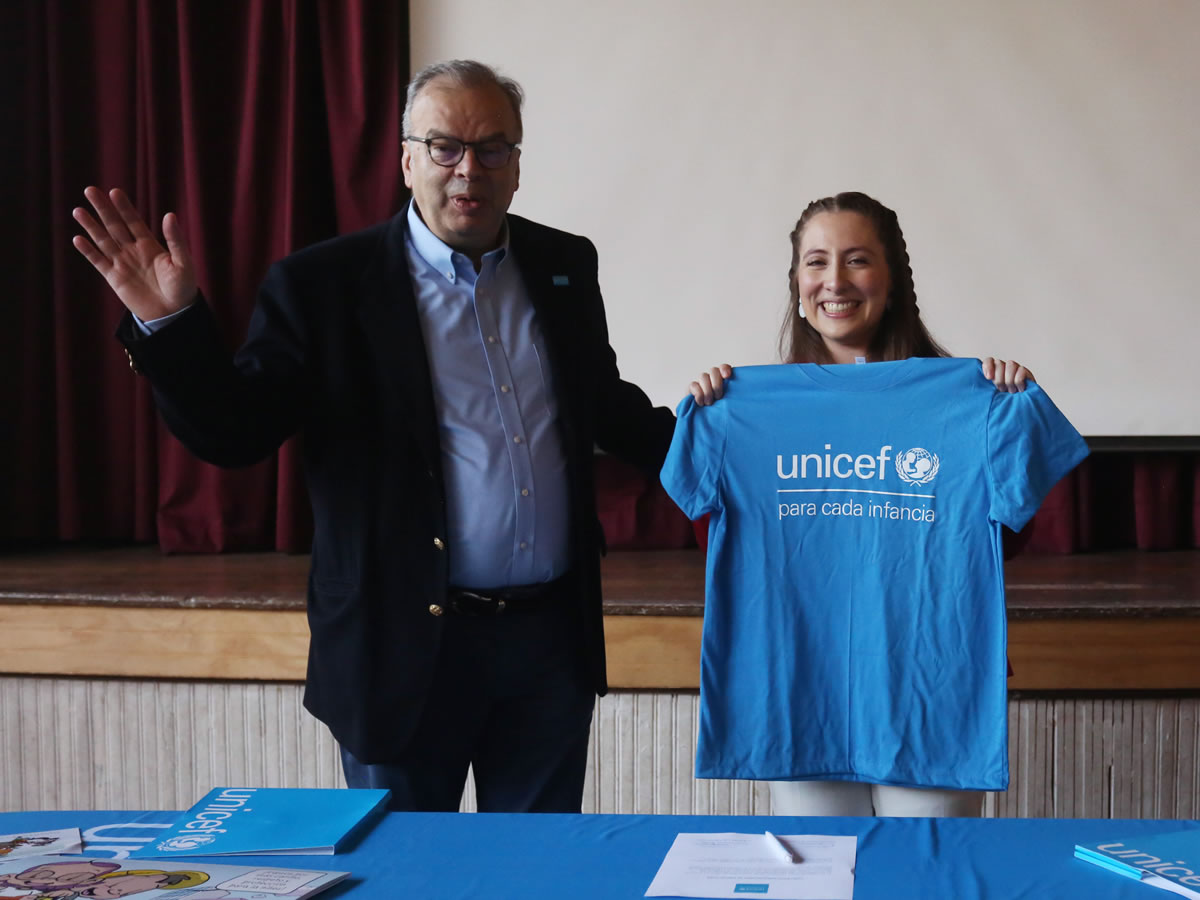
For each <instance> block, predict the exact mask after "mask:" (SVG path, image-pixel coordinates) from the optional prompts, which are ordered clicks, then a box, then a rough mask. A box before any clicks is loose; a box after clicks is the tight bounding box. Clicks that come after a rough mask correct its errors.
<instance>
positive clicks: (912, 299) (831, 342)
mask: <svg viewBox="0 0 1200 900" xmlns="http://www.w3.org/2000/svg"><path fill="white" fill-rule="evenodd" d="M791 240H792V265H791V268H789V269H788V290H789V303H788V311H787V315H786V316H785V318H784V322H783V330H782V333H781V335H780V355H781V356H782V357H783V359H784V360H785V361H786V362H815V363H852V362H854V361H855V359H858V358H862V359H871V360H895V359H908V358H909V357H913V356H946V355H947V353H946V351H945V350H944V349H942V347H941V346H940V345H939V344H938V343H937V341H935V340H934V339H933V338H932V336H930V334H929V331H928V330H927V329H926V328H925V325H924V323H923V322H922V321H921V314H920V310H919V309H918V307H917V292H916V289H915V288H914V286H913V277H912V266H911V265H910V263H909V259H908V246H907V244H906V243H905V241H904V233H903V232H902V231H901V230H900V222H899V220H898V219H897V218H896V214H895V213H894V212H893V211H892V210H890V209H888V208H887V207H886V206H884V205H883V204H882V203H880V202H879V201H878V200H875V199H874V198H872V197H868V196H867V195H866V194H861V193H858V192H855V191H851V192H847V193H842V194H838V195H836V196H834V197H824V198H822V199H820V200H814V201H813V202H812V203H810V204H808V207H807V208H806V209H805V210H804V213H803V214H802V215H801V216H800V220H799V221H798V222H797V223H796V227H795V229H794V230H793V231H792V234H791Z"/></svg>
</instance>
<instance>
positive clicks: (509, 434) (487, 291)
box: [405, 203, 570, 588]
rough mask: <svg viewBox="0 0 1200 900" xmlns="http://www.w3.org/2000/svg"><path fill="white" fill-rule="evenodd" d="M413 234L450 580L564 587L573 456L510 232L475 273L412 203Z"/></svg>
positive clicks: (410, 248) (409, 249)
mask: <svg viewBox="0 0 1200 900" xmlns="http://www.w3.org/2000/svg"><path fill="white" fill-rule="evenodd" d="M408 227H409V233H408V240H407V242H406V245H405V251H406V253H407V255H408V268H409V272H410V273H411V275H412V282H413V293H414V296H415V297H416V302H417V311H418V313H419V315H420V319H421V331H422V334H423V336H424V338H425V349H426V353H427V354H428V357H429V369H430V375H431V378H432V382H433V397H434V404H435V406H436V409H437V415H438V425H439V433H438V438H439V441H440V442H441V450H442V474H443V477H444V479H445V486H446V513H447V536H446V538H447V549H448V551H449V554H450V582H451V584H454V585H457V586H459V587H474V588H492V587H504V586H511V585H525V584H536V583H539V582H543V581H549V580H551V579H554V578H557V577H558V576H559V575H562V574H564V573H565V572H566V571H567V568H568V566H569V562H570V556H569V549H568V547H569V535H568V533H567V532H568V521H569V520H568V517H567V503H568V498H567V463H566V456H565V455H564V453H563V448H562V442H561V438H560V436H559V431H558V426H557V421H558V403H557V399H556V395H555V392H554V386H553V383H552V381H551V373H550V361H549V357H548V355H547V350H546V341H545V339H544V337H543V335H542V332H541V330H540V328H539V327H538V322H537V318H536V316H535V315H534V309H533V302H532V301H531V300H530V298H529V295H528V293H527V292H526V290H525V284H524V282H523V281H522V279H521V272H520V269H519V268H518V261H517V260H516V259H515V258H514V257H513V254H512V251H511V250H510V249H509V246H508V237H507V230H506V232H505V237H504V241H503V243H502V244H501V245H500V247H498V248H497V249H495V250H493V251H491V252H490V253H486V254H484V256H483V260H482V264H481V266H480V269H479V272H478V273H477V272H476V271H475V267H474V266H473V265H472V263H471V260H470V259H468V258H467V257H466V256H464V255H463V254H462V253H458V252H455V251H453V250H451V249H450V247H448V246H446V244H444V243H442V241H440V240H439V239H438V238H437V237H436V236H435V235H434V234H433V232H431V231H430V230H429V228H428V227H427V226H426V225H425V223H424V222H423V221H422V220H421V217H420V215H419V214H418V213H417V209H416V206H415V204H411V203H410V204H409V208H408Z"/></svg>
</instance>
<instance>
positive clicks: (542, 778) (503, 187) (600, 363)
mask: <svg viewBox="0 0 1200 900" xmlns="http://www.w3.org/2000/svg"><path fill="white" fill-rule="evenodd" d="M521 100H522V95H521V90H520V88H519V87H518V86H517V85H516V84H515V82H512V81H511V80H509V79H506V78H502V77H500V76H498V75H497V74H496V73H495V72H494V71H493V70H491V69H490V68H488V67H486V66H483V65H481V64H479V63H475V62H470V61H461V60H457V61H453V62H450V63H443V64H437V65H434V66H430V67H427V68H426V69H424V70H422V71H421V72H420V73H418V74H417V76H415V77H414V79H413V82H412V83H411V84H410V85H409V92H408V103H407V105H406V107H405V115H404V127H405V145H404V149H403V157H402V166H403V169H404V174H405V183H406V184H407V185H408V186H409V188H410V189H411V190H412V192H413V203H412V204H410V205H409V206H408V207H407V208H406V209H404V210H402V211H401V212H400V213H399V214H397V215H396V216H395V217H394V218H393V219H392V220H390V221H389V222H385V223H382V224H380V225H377V226H375V227H373V228H370V229H367V230H365V231H362V232H358V233H355V234H350V235H345V236H342V237H339V238H335V239H333V240H330V241H326V242H324V243H322V244H318V245H316V246H313V247H310V248H307V249H305V250H302V251H300V252H298V253H295V254H293V255H292V256H289V257H287V258H286V259H284V260H282V261H280V262H278V263H276V264H275V265H273V266H272V267H271V269H270V271H269V273H268V275H267V277H266V280H265V281H264V283H263V286H262V288H261V290H260V294H259V299H258V304H257V306H256V308H255V311H254V315H253V318H252V320H251V323H250V328H249V333H248V336H247V339H246V342H245V344H244V345H243V346H242V348H241V349H240V350H239V351H238V352H237V353H236V354H235V355H233V356H232V357H231V355H230V353H229V352H228V350H227V349H226V348H225V347H224V346H223V345H222V342H221V340H220V338H219V337H218V334H217V330H216V328H215V325H214V321H213V318H212V315H211V313H210V311H209V308H208V306H207V305H206V303H205V302H204V300H203V298H202V297H200V296H199V293H198V291H197V286H196V281H195V276H194V273H193V270H192V265H191V262H190V259H189V257H188V252H187V247H186V244H185V243H184V241H183V239H182V235H181V234H180V230H179V225H178V222H177V221H176V219H175V216H174V215H173V214H168V215H167V216H165V217H164V219H163V235H164V237H165V239H166V248H165V249H164V248H163V246H162V245H160V244H159V243H158V241H157V240H156V239H155V237H154V235H153V234H152V233H151V232H150V230H149V229H148V228H147V227H146V225H145V223H144V222H143V221H142V219H141V218H140V216H139V215H138V213H137V212H136V210H135V209H134V208H133V206H132V204H131V203H130V202H129V200H128V198H127V197H126V196H125V195H124V194H123V193H122V192H120V191H119V190H114V191H111V192H110V193H109V194H108V195H107V196H106V195H105V194H103V193H102V192H101V191H99V190H97V189H96V188H88V189H87V191H85V195H86V196H87V198H88V200H89V202H90V203H91V204H92V206H93V208H94V210H95V217H93V215H91V214H90V213H89V212H87V211H85V210H83V209H76V210H75V213H74V215H75V218H76V219H77V220H78V221H79V222H80V224H81V225H82V226H83V227H84V229H85V231H86V232H87V235H88V238H90V240H88V239H86V238H84V237H83V236H82V235H81V236H77V237H76V238H75V246H76V248H77V249H78V250H79V251H80V252H81V253H82V254H83V255H84V256H85V257H87V259H88V260H89V261H90V262H91V263H92V264H93V265H94V266H95V267H96V269H97V270H98V271H100V272H101V274H103V275H104V276H105V278H106V279H107V280H108V282H109V284H110V285H111V286H112V287H113V289H114V291H115V292H116V293H117V295H118V297H119V298H120V299H121V301H122V302H123V303H124V304H125V306H126V307H127V309H128V311H129V314H128V315H126V317H125V319H124V320H123V321H122V323H121V326H120V328H119V331H118V337H119V338H120V339H121V341H122V342H123V343H124V344H125V347H126V350H127V352H128V353H129V355H130V359H131V361H132V362H133V363H134V364H135V366H136V367H137V368H138V369H139V370H140V371H141V372H143V373H145V374H146V375H147V376H148V377H149V378H150V380H151V381H152V383H153V387H154V394H155V399H156V402H157V404H158V407H159V409H160V411H161V413H162V415H163V417H164V419H165V421H166V422H167V424H168V426H169V427H170V429H171V431H172V432H173V433H174V434H175V435H176V436H177V437H178V438H179V439H180V440H181V441H182V442H183V443H184V444H185V445H186V446H187V447H188V448H189V449H190V450H191V451H192V452H194V453H195V454H196V455H197V456H199V457H201V458H202V459H205V460H207V461H209V462H213V463H216V464H218V465H223V466H238V465H247V464H250V463H253V462H256V461H258V460H261V459H262V458H264V457H266V456H268V455H269V454H271V453H272V452H274V451H275V449H276V448H277V447H278V446H279V445H280V443H282V442H283V441H284V440H285V439H286V438H288V437H289V436H290V435H292V434H294V433H297V432H300V433H302V434H303V435H304V460H305V470H306V476H307V480H308V486H309V493H310V496H311V499H312V504H313V512H314V520H315V533H314V538H313V557H312V571H311V576H310V579H309V585H308V618H309V625H310V630H311V644H310V650H309V664H308V678H307V683H306V689H305V698H304V702H305V706H306V707H307V708H308V709H309V710H310V711H311V712H312V713H313V714H314V715H315V716H317V717H318V718H319V719H321V720H322V721H323V722H325V723H326V724H327V725H328V726H329V728H330V730H331V731H332V733H333V735H334V737H335V738H336V739H337V741H338V743H339V745H340V746H341V750H342V759H343V765H344V769H345V773H346V778H347V783H348V784H350V786H352V787H366V786H382V787H388V788H390V789H391V790H392V791H393V802H392V805H393V808H396V809H416V810H445V809H457V807H458V802H459V797H460V795H461V792H462V787H463V783H464V779H465V776H466V772H467V767H468V765H471V766H473V768H474V775H475V783H476V794H477V799H478V803H479V808H480V809H481V810H491V811H557V812H571V811H575V812H578V811H579V809H580V803H581V799H582V791H583V780H584V773H585V768H586V754H587V744H588V733H589V730H590V722H591V716H592V710H593V707H594V704H595V695H596V694H597V693H599V694H603V693H604V692H605V691H606V689H607V685H606V680H605V663H604V636H603V620H602V613H601V604H600V570H599V555H600V553H601V552H602V547H603V535H602V533H601V530H600V526H599V522H598V520H597V518H596V510H595V500H594V494H593V487H594V486H593V471H592V456H593V452H594V448H595V446H596V445H599V446H600V447H601V448H602V449H605V450H608V451H610V452H613V453H615V454H617V455H619V456H621V457H623V458H625V459H627V460H629V461H631V462H634V463H636V464H639V465H641V466H643V467H644V468H647V469H653V470H657V468H658V467H659V466H660V465H661V463H662V460H663V457H664V456H665V454H666V450H667V447H668V445H669V443H670V436H671V431H672V429H673V424H674V420H673V417H672V415H671V413H670V411H669V410H666V409H664V408H661V407H660V408H655V407H652V406H651V404H650V402H649V400H648V399H647V398H646V396H645V394H643V393H642V391H641V390H640V389H638V388H637V387H636V386H634V385H632V384H629V383H628V382H625V381H623V380H621V378H620V375H619V373H618V371H617V366H616V357H615V355H614V353H613V351H612V349H611V348H610V347H609V344H608V333H607V326H606V324H605V317H604V307H603V302H602V300H601V296H600V290H599V286H598V282H597V260H596V252H595V249H594V247H593V246H592V244H591V243H590V242H589V241H588V240H586V239H585V238H581V237H576V236H574V235H569V234H566V233H564V232H561V231H556V230H554V229H551V228H547V227H545V226H542V225H538V224H536V223H533V222H530V221H527V220H525V219H522V218H519V217H517V216H512V215H508V212H507V211H508V207H509V204H510V202H511V200H512V195H513V193H514V192H515V191H516V189H517V186H518V182H519V160H520V149H519V146H518V145H519V143H520V140H521V118H520V114H521Z"/></svg>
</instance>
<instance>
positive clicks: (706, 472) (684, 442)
mask: <svg viewBox="0 0 1200 900" xmlns="http://www.w3.org/2000/svg"><path fill="white" fill-rule="evenodd" d="M727 402H728V401H719V402H717V403H716V404H714V405H712V406H697V405H696V403H695V401H694V400H693V399H692V397H691V395H690V394H689V395H688V396H687V397H684V398H683V400H681V401H680V403H679V406H678V407H677V408H676V410H675V417H676V418H675V434H674V436H673V437H672V438H671V449H670V450H668V451H667V461H666V462H665V463H664V464H663V467H662V473H661V475H660V476H659V477H660V479H661V481H662V485H663V488H664V489H665V490H666V492H667V494H668V495H669V496H670V497H671V499H672V500H674V501H675V505H676V506H678V507H679V508H680V509H681V510H683V513H684V515H686V516H687V517H688V518H689V519H698V518H700V516H702V515H704V514H705V513H709V512H714V511H715V510H716V508H717V505H718V504H717V496H718V491H717V483H718V479H719V477H720V472H721V463H722V458H723V456H724V452H725V428H724V422H725V418H726V417H725V414H724V410H723V408H722V407H723V404H725V403H727Z"/></svg>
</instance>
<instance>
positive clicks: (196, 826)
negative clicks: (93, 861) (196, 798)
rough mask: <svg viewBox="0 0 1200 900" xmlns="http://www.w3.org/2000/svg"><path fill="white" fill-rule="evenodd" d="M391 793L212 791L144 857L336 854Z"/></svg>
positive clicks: (339, 789)
mask: <svg viewBox="0 0 1200 900" xmlns="http://www.w3.org/2000/svg"><path fill="white" fill-rule="evenodd" d="M388 794H389V792H388V791H382V790H362V789H359V790H352V789H349V788H231V787H224V788H214V789H213V790H211V791H209V792H208V793H207V794H206V795H205V796H204V797H203V799H201V800H200V802H199V803H197V804H196V805H195V806H193V807H192V808H191V809H189V810H188V811H187V812H185V813H184V814H183V815H182V816H180V817H179V818H178V819H177V820H176V821H175V822H174V823H173V824H172V825H171V826H170V827H169V828H167V830H166V831H164V832H163V834H162V836H161V837H160V838H159V839H158V840H156V841H155V842H154V844H153V845H151V846H150V847H147V848H145V849H144V850H142V851H141V852H140V854H139V855H141V856H151V857H167V856H236V855H251V856H302V855H318V854H322V855H329V854H332V853H334V852H336V851H337V849H338V845H339V844H341V843H343V842H344V841H345V840H346V838H348V837H349V836H350V834H351V832H353V831H354V830H355V829H356V828H357V827H358V826H359V825H364V826H365V825H366V823H368V821H370V820H372V819H373V818H374V817H375V816H376V815H377V814H382V812H383V810H384V809H385V808H386V806H385V804H386V801H387V798H388Z"/></svg>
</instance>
